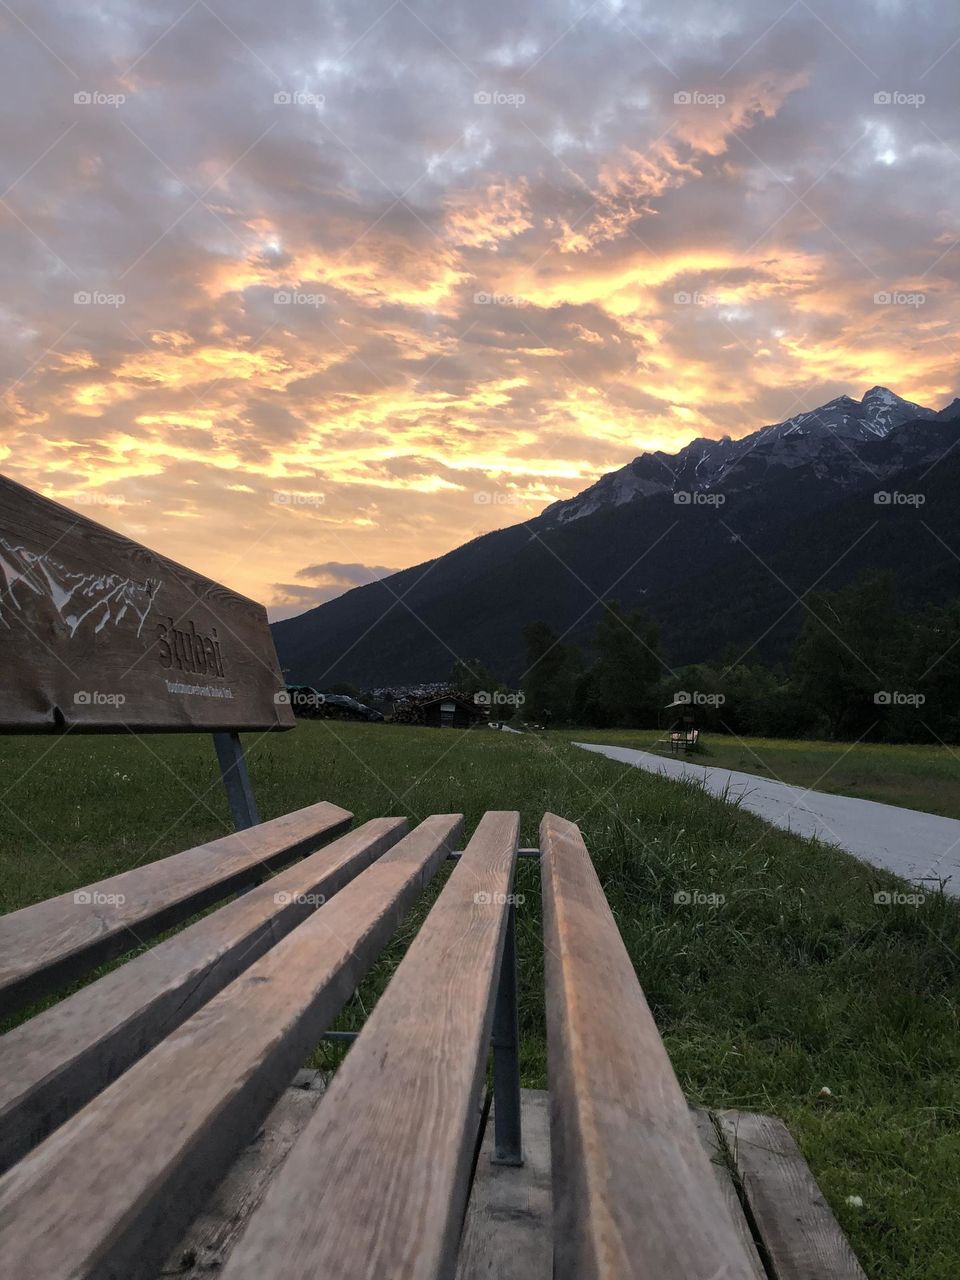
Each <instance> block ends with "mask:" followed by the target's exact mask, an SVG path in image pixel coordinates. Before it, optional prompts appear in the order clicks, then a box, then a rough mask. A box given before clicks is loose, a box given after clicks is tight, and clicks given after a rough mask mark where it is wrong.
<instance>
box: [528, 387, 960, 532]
mask: <svg viewBox="0 0 960 1280" xmlns="http://www.w3.org/2000/svg"><path fill="white" fill-rule="evenodd" d="M954 403H957V402H954ZM945 414H947V411H946V410H942V411H941V412H940V414H938V413H937V411H936V410H934V409H928V408H926V407H925V406H923V405H919V404H915V403H914V402H913V401H912V400H905V399H904V398H903V397H902V396H898V395H897V394H896V393H895V392H893V391H891V390H890V388H889V387H880V386H877V387H871V388H870V390H869V391H868V392H867V393H866V395H864V397H863V399H862V400H854V399H853V398H852V397H851V396H847V395H843V396H837V397H836V398H835V399H833V400H829V401H827V403H826V404H823V405H820V407H819V408H817V409H810V410H805V411H803V412H801V413H797V414H794V415H793V417H791V418H787V419H786V420H785V421H784V422H774V423H772V424H771V425H770V426H766V427H761V428H760V430H759V431H754V432H753V433H752V434H751V435H748V436H744V437H742V438H741V439H739V440H733V439H731V437H730V436H723V437H721V439H719V440H711V439H707V438H704V437H700V438H698V439H696V440H691V442H690V443H689V444H688V445H685V446H684V448H683V449H681V450H680V451H679V452H678V453H676V454H667V453H662V452H659V451H658V452H651V453H643V454H640V456H639V457H637V458H634V460H633V461H632V462H629V463H628V464H627V465H626V466H625V467H621V468H620V470H619V471H611V472H609V473H608V474H607V475H605V476H601V478H600V479H599V480H598V481H596V483H595V484H592V485H591V486H590V487H589V488H588V489H585V490H584V491H583V493H580V494H578V495H577V496H576V497H575V498H569V499H566V500H563V501H560V502H555V503H553V504H552V505H551V506H549V507H547V508H546V510H545V511H544V512H543V515H542V517H541V518H542V519H545V520H547V521H549V522H550V523H557V524H565V523H567V522H569V521H570V520H579V519H581V518H582V517H583V516H588V515H593V514H594V513H595V512H597V511H600V510H602V509H604V508H609V507H618V506H622V505H624V504H625V503H627V502H633V501H635V500H637V499H642V498H647V497H650V496H651V495H653V494H658V493H660V494H662V493H670V492H676V491H679V490H684V489H711V488H716V487H717V486H718V485H725V486H726V485H731V484H736V483H737V481H738V480H739V478H740V476H743V475H744V465H743V464H745V465H746V467H747V468H748V469H749V477H750V481H751V482H753V481H755V480H756V478H757V472H758V468H760V469H765V468H779V469H785V470H793V469H796V468H800V467H805V466H811V467H812V468H813V470H814V473H815V474H816V475H818V476H819V477H820V478H823V479H828V478H830V477H831V472H832V471H833V472H835V473H836V475H837V478H838V479H839V478H840V476H839V473H840V471H841V470H842V467H836V466H835V467H831V463H832V462H834V461H835V460H839V461H840V462H841V463H842V464H843V465H846V464H848V463H849V461H850V460H851V458H852V457H853V456H854V455H853V453H852V452H851V449H852V447H854V446H856V444H858V443H862V442H866V441H870V440H883V439H885V438H886V437H887V436H888V435H889V434H890V432H891V431H893V430H894V429H895V428H897V427H899V426H902V425H903V424H904V423H906V422H914V421H917V420H918V419H923V420H930V419H936V418H938V417H943V416H945ZM948 416H952V415H948ZM838 446H839V449H838ZM844 451H845V452H846V455H847V456H846V457H845V458H844V457H843V456H842V455H843V452H844ZM838 455H839V459H838ZM744 482H745V483H746V482H747V481H746V479H745V480H744Z"/></svg>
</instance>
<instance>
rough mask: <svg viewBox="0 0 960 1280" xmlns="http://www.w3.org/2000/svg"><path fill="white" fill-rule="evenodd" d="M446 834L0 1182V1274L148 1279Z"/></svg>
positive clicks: (324, 910)
mask: <svg viewBox="0 0 960 1280" xmlns="http://www.w3.org/2000/svg"><path fill="white" fill-rule="evenodd" d="M461 829H462V819H461V818H460V817H458V816H455V815H446V816H443V817H436V818H428V819H427V820H426V822H423V823H421V824H420V826H419V827H417V829H416V830H415V831H413V832H411V834H410V835H408V836H407V837H405V839H403V840H401V841H400V843H399V844H398V845H395V846H394V848H393V849H391V850H390V851H389V852H388V853H386V854H384V856H383V857H382V858H379V859H378V860H377V861H376V862H374V863H373V864H372V866H370V867H369V868H368V869H367V870H366V871H365V872H364V873H363V874H362V875H360V876H358V877H357V879H356V880H353V881H352V882H351V883H350V884H348V885H347V886H346V887H345V888H344V889H342V890H341V891H340V893H338V894H337V895H336V897H335V898H333V899H332V901H330V902H328V903H326V904H325V905H324V906H322V907H321V908H320V909H319V910H318V911H315V912H314V914H313V915H312V916H310V918H309V919H308V920H306V921H305V922H304V923H303V924H301V925H300V926H299V928H297V929H295V930H294V931H293V932H292V933H290V934H288V935H287V937H286V938H284V939H283V940H282V941H281V942H279V943H278V944H277V945H276V946H275V947H273V948H272V949H271V950H270V951H268V952H267V953H266V955H264V956H262V957H261V958H260V959H259V960H258V961H257V962H256V964H254V965H252V966H251V967H250V968H249V969H248V970H247V971H246V972H245V973H244V974H242V975H241V976H240V977H239V978H237V979H235V980H234V981H233V982H232V983H231V984H230V985H229V986H228V987H226V988H225V989H224V990H223V991H221V992H220V994H219V995H216V996H214V997H213V999H212V1000H211V1001H209V1002H208V1003H207V1004H206V1005H204V1007H203V1008H202V1009H200V1010H199V1011H198V1012H197V1013H195V1014H194V1015H193V1017H192V1018H190V1019H188V1021H187V1022H185V1023H183V1025H182V1026H180V1027H178V1028H177V1030H176V1031H174V1032H173V1033H172V1035H170V1036H169V1037H168V1038H167V1039H166V1040H164V1041H163V1042H162V1043H161V1044H160V1045H158V1046H157V1048H156V1049H154V1050H153V1052H152V1053H149V1054H147V1056H146V1057H145V1058H141V1060H140V1061H139V1062H138V1063H136V1064H135V1065H134V1066H132V1067H131V1068H130V1070H129V1071H127V1072H126V1073H125V1074H124V1075H122V1076H121V1077H120V1078H119V1080H116V1081H115V1082H114V1083H113V1084H112V1085H111V1086H110V1087H109V1088H108V1089H106V1090H104V1092H103V1093H101V1094H100V1095H99V1097H97V1098H95V1099H94V1100H93V1101H92V1102H91V1103H89V1104H88V1105H87V1106H86V1107H84V1109H83V1110H82V1111H80V1112H78V1114H77V1115H75V1116H74V1117H73V1118H72V1119H70V1120H68V1121H67V1122H66V1123H65V1124H64V1125H62V1126H61V1127H60V1128H59V1129H58V1130H57V1131H56V1132H55V1133H53V1134H51V1136H50V1137H49V1138H48V1139H47V1140H46V1142H44V1143H42V1144H41V1145H40V1146H39V1147H37V1148H35V1149H34V1150H33V1151H31V1152H30V1153H29V1155H27V1156H25V1157H24V1158H23V1160H21V1161H20V1162H19V1164H17V1165H15V1166H14V1167H13V1168H12V1169H11V1170H10V1171H9V1172H8V1173H6V1174H5V1175H4V1176H3V1177H2V1178H0V1257H2V1258H3V1264H4V1267H5V1268H6V1269H7V1270H8V1271H9V1273H10V1274H11V1275H15V1276H16V1277H17V1280H68V1278H69V1280H94V1278H95V1280H118V1278H120V1277H122V1280H146V1278H147V1277H151V1276H152V1275H153V1273H154V1272H155V1270H156V1268H157V1267H158V1266H159V1265H160V1263H161V1262H162V1260H163V1258H164V1257H165V1256H166V1254H167V1253H168V1251H169V1250H170V1248H171V1247H172V1246H173V1245H174V1244H175V1243H176V1241H177V1240H178V1239H179V1237H180V1235H181V1233H182V1231H183V1229H184V1228H185V1226H186V1225H187V1224H188V1222H189V1221H190V1220H191V1218H192V1217H194V1216H195V1214H196V1213H197V1212H198V1210H199V1209H200V1208H201V1206H202V1204H203V1202H204V1199H205V1198H206V1197H207V1196H208V1195H209V1193H210V1191H211V1190H212V1189H213V1187H214V1186H216V1184H217V1183H218V1182H219V1181H220V1180H221V1178H222V1176H223V1174H224V1173H225V1172H226V1170H227V1169H228V1168H229V1166H230V1164H231V1162H232V1161H233V1159H234V1157H235V1156H236V1154H237V1152H238V1151H239V1150H240V1149H241V1148H242V1147H243V1146H244V1145H245V1143H247V1142H248V1141H249V1140H250V1138H251V1137H252V1136H253V1134H254V1133H256V1132H257V1130H258V1128H259V1125H260V1124H261V1122H262V1120H263V1118H264V1117H265V1116H266V1114H267V1113H268V1111H269V1109H270V1107H271V1106H272V1105H273V1104H274V1102H275V1101H276V1099H277V1098H278V1097H279V1096H280V1094H281V1093H282V1091H283V1089H284V1088H285V1087H286V1085H287V1084H289V1082H290V1080H291V1079H292V1078H293V1076H294V1074H295V1072H296V1069H297V1067H298V1066H299V1065H300V1063H302V1062H303V1060H304V1058H305V1057H306V1055H307V1054H308V1053H309V1052H310V1050H311V1048H312V1047H313V1046H314V1045H315V1043H316V1040H317V1037H318V1036H319V1035H320V1034H321V1033H322V1031H323V1030H324V1029H325V1027H327V1026H329V1024H330V1022H331V1020H332V1019H333V1018H334V1017H335V1016H336V1014H337V1012H338V1011H339V1010H340V1008H342V1006H343V1004H344V1002H345V1001H346V1000H348V999H349V997H350V995H351V993H352V992H353V991H354V989H355V987H356V985H357V983H358V982H359V980H360V979H361V977H362V976H363V974H364V973H365V972H366V970H367V969H368V968H369V966H370V964H371V963H372V962H373V960H374V959H375V958H376V956H377V955H378V954H379V952H380V951H381V949H382V947H383V945H384V944H385V942H386V941H387V940H388V939H389V937H390V935H391V933H392V932H393V930H394V928H395V927H396V925H397V923H398V921H399V919H400V918H401V917H402V915H403V912H404V911H405V909H406V908H408V907H409V906H410V905H411V904H412V903H413V902H414V901H415V900H416V898H417V897H418V896H419V894H420V891H421V889H422V887H423V884H424V883H425V881H426V880H427V879H428V878H429V877H430V875H431V874H432V873H433V872H434V871H435V870H436V869H437V868H438V867H439V865H440V864H441V862H442V861H443V859H444V858H445V856H446V854H447V852H448V851H449V850H451V849H453V848H456V847H457V845H456V842H457V840H458V839H459V836H460V832H461ZM290 1158H291V1159H292V1156H291V1157H290ZM324 1158H325V1159H326V1160H329V1159H330V1153H329V1152H327V1153H325V1156H324ZM288 1163H289V1160H288ZM277 1274H281V1273H277Z"/></svg>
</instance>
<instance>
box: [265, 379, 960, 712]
mask: <svg viewBox="0 0 960 1280" xmlns="http://www.w3.org/2000/svg"><path fill="white" fill-rule="evenodd" d="M873 390H875V391H884V392H887V395H888V396H890V397H893V393H892V392H889V391H888V390H887V389H886V388H875V389H873ZM869 396H870V393H868V395H867V396H865V397H864V398H863V400H862V401H859V402H857V401H852V400H849V398H844V397H837V399H836V400H835V401H831V402H829V404H828V405H827V406H821V408H820V410H819V411H812V412H813V413H818V412H819V413H820V414H821V417H820V419H819V421H816V422H813V421H807V422H804V421H801V420H802V419H803V418H804V417H805V416H807V417H809V415H802V414H801V415H796V416H795V418H794V419H788V420H787V421H786V422H784V423H775V424H772V426H773V428H774V430H772V431H771V430H770V429H769V428H761V430H760V432H754V433H752V435H751V436H750V437H743V438H742V440H741V441H730V440H729V438H727V443H728V444H729V445H734V446H735V445H739V444H741V443H743V441H745V440H746V441H750V442H751V447H749V448H747V449H745V450H744V451H742V452H741V453H740V454H739V455H738V457H737V459H736V466H735V467H734V466H730V465H726V464H728V463H730V461H731V458H730V455H729V453H727V455H726V457H725V458H720V459H718V456H717V450H716V448H711V449H706V448H704V447H702V446H703V445H704V442H702V441H691V442H690V444H688V445H687V446H685V447H684V450H680V451H679V453H678V454H677V455H673V457H674V459H675V460H677V459H679V460H680V461H679V462H678V463H677V465H676V466H675V467H674V468H673V469H672V470H671V473H670V475H669V476H666V477H664V478H663V479H662V480H659V481H658V482H657V483H656V484H653V483H652V480H651V477H652V476H653V474H654V473H653V472H652V471H651V472H649V474H647V473H648V469H649V468H650V467H651V466H652V467H656V468H657V469H658V470H659V469H660V463H659V461H658V460H654V461H653V462H652V463H651V461H650V459H651V455H649V454H642V455H640V457H639V458H637V459H634V461H633V462H632V463H628V464H627V466H626V467H625V468H621V469H620V471H619V472H611V473H609V476H617V475H622V474H623V473H629V476H630V477H631V478H630V480H629V482H628V483H630V484H632V485H633V487H634V490H635V492H634V496H633V497H629V498H626V499H623V500H620V501H617V500H616V499H617V498H618V497H619V496H620V494H619V492H618V491H617V490H616V489H614V490H613V492H608V493H606V494H604V495H603V496H604V500H603V501H601V502H599V503H597V504H596V505H595V507H594V509H593V510H590V511H583V512H582V513H578V514H576V515H575V516H573V517H568V518H564V519H558V518H557V512H558V509H559V510H562V509H563V506H564V504H553V505H552V507H549V508H547V509H546V510H545V511H544V512H543V513H542V514H541V515H540V516H538V517H535V518H534V519H532V520H529V521H527V522H525V523H523V524H519V525H512V526H508V527H507V528H505V529H499V530H494V531H492V532H491V533H487V534H484V535H481V536H480V537H478V538H474V539H472V540H471V541H470V542H467V543H465V544H464V545H463V546H461V547H457V548H455V549H454V550H452V551H450V552H447V553H446V554H445V555H442V556H438V557H436V558H435V559H433V560H429V561H426V562H424V563H423V564H421V565H417V566H414V567H412V568H410V569H405V570H402V571H400V572H399V573H397V574H394V575H391V576H390V577H388V578H384V579H382V580H380V581H377V582H373V583H369V584H366V585H364V586H361V587H357V588H354V589H353V590H352V591H350V592H347V593H346V594H345V595H343V596H340V597H338V598H336V599H335V600H332V601H329V602H327V603H326V604H323V605H320V606H318V607H317V608H315V609H313V610H310V611H309V612H307V613H304V614H300V615H298V616H297V617H295V618H291V619H287V620H285V621H283V622H279V623H275V624H274V628H273V630H274V637H275V640H276V644H277V650H278V654H279V656H280V661H281V666H283V667H285V668H287V669H288V671H289V678H290V679H291V680H295V681H297V682H302V683H309V684H315V685H320V686H322V685H323V684H324V683H326V682H331V681H333V680H349V681H351V682H352V683H355V684H359V685H361V686H364V687H371V686H373V685H389V684H402V683H413V682H417V681H420V680H425V679H433V678H437V677H442V676H444V675H446V673H447V672H448V671H449V670H450V668H451V667H452V665H453V661H454V658H455V657H458V656H459V657H464V658H479V659H480V660H481V661H482V662H484V663H485V665H487V666H489V667H490V668H491V669H493V670H494V671H495V672H496V673H497V674H498V675H500V676H501V677H502V678H504V679H508V680H516V679H518V678H519V677H520V676H521V675H522V673H523V666H524V646H523V641H522V635H521V633H522V629H523V627H524V625H525V624H526V623H528V622H530V621H533V620H541V619H542V620H543V621H546V622H548V623H549V624H550V625H551V626H553V627H554V628H555V629H556V630H557V631H558V633H560V632H564V633H567V635H568V638H569V639H571V640H573V641H575V642H578V643H580V644H583V645H588V644H589V643H590V636H591V631H592V628H593V626H594V625H595V623H596V619H597V617H598V616H599V609H600V607H601V606H600V602H601V601H602V600H603V599H604V598H606V597H609V596H613V597H616V598H619V599H620V600H621V603H623V605H624V606H625V607H627V608H633V607H638V606H639V607H641V608H643V609H645V610H646V611H647V612H649V613H650V615H651V616H652V617H653V618H654V619H655V620H656V621H657V622H658V623H659V625H660V628H661V632H662V635H663V642H664V651H665V653H666V655H667V658H668V660H669V661H670V662H690V661H699V660H706V659H707V658H710V657H717V656H718V655H719V652H720V650H721V649H723V648H725V647H726V646H728V645H729V644H733V645H735V646H739V647H742V648H744V649H746V648H748V647H749V649H750V651H751V652H753V653H754V654H755V656H758V657H761V658H763V659H764V660H768V661H776V660H778V659H779V658H780V657H782V656H783V654H784V653H785V652H786V649H787V647H788V646H789V644H790V643H791V642H792V636H793V634H795V632H796V629H797V627H798V626H799V622H800V617H801V616H802V608H801V607H800V606H798V604H797V600H798V598H802V595H803V592H804V591H806V590H809V589H810V588H811V587H812V586H813V585H814V584H816V583H817V581H818V579H820V581H819V585H820V586H821V587H826V586H832V585H842V584H843V583H844V582H845V581H848V580H852V575H854V574H856V573H859V572H863V571H866V570H869V569H875V568H884V567H891V566H892V568H893V571H894V573H895V576H896V578H897V584H898V587H899V588H900V589H901V590H902V592H903V593H904V596H905V598H907V599H909V600H911V602H915V603H916V604H918V605H921V604H923V603H927V602H928V601H929V600H931V599H941V598H945V597H948V596H950V595H960V562H958V561H957V559H956V557H954V556H953V555H952V553H951V552H950V550H949V548H950V547H951V546H952V547H958V548H960V511H958V510H957V504H955V502H954V498H953V494H954V493H955V492H956V489H957V487H958V486H960V456H958V455H960V450H953V446H954V445H955V444H956V442H957V439H958V437H960V401H957V400H955V401H953V402H952V403H951V405H948V406H947V407H946V409H945V410H941V411H940V412H939V413H938V412H937V411H935V410H933V409H929V408H925V407H924V406H913V405H912V402H910V401H905V400H902V399H901V398H900V397H895V401H896V403H895V404H892V403H891V402H890V401H888V400H887V399H886V397H879V396H874V397H873V400H872V401H871V403H870V404H868V405H867V412H866V414H863V413H861V414H859V415H858V414H857V412H856V411H855V410H852V409H851V408H850V406H851V405H853V406H860V408H861V409H862V407H863V405H864V401H867V400H868V397H869ZM874 406H876V408H877V409H879V410H882V409H892V410H895V412H891V413H886V414H883V415H882V421H881V423H880V426H881V429H880V430H876V429H875V428H876V426H877V422H876V418H877V416H880V415H878V414H877V413H876V412H875V410H874ZM900 406H904V408H902V409H901V408H900ZM915 407H916V408H919V410H920V412H921V415H922V416H920V417H905V416H904V415H905V414H906V413H908V412H910V411H912V410H913V409H914V408H915ZM828 409H829V410H830V412H829V413H827V414H826V415H825V416H824V415H823V411H825V410H828ZM947 412H949V414H950V416H949V417H945V416H944V414H945V413H947ZM865 416H866V417H869V418H870V419H871V420H870V421H868V422H864V421H863V418H864V417H865ZM841 420H845V421H846V427H845V430H846V434H840V435H838V434H837V426H838V423H840V422H841ZM797 427H799V428H800V429H799V430H797ZM764 432H766V435H763V433H764ZM706 444H707V445H710V446H720V447H721V448H722V447H723V445H724V441H723V440H721V441H708V442H706ZM694 446H697V447H696V448H695V447H694ZM951 450H953V452H951ZM683 454H686V456H685V457H683V458H682V459H681V455H683ZM705 454H706V455H708V456H707V461H706V462H705V461H704V455H705ZM664 456H666V455H664ZM718 462H719V465H718ZM638 464H639V468H638ZM638 470H639V472H640V474H639V475H638V474H637V472H638ZM609 476H608V477H603V478H602V480H601V481H598V482H597V485H594V486H590V487H589V488H588V489H586V490H584V491H583V493H582V494H580V495H577V496H576V497H574V498H571V499H567V500H566V504H567V506H568V509H569V508H570V504H576V503H578V501H580V500H582V499H583V498H584V497H585V496H586V495H588V494H591V492H592V491H594V490H596V488H597V486H598V485H601V484H602V483H603V480H608V479H609ZM644 480H651V482H650V483H649V484H646V485H644V484H641V483H639V482H640V481H644ZM909 486H913V487H912V488H910V487H909ZM921 489H922V490H923V491H924V492H920V490H921ZM884 493H886V495H887V498H886V499H884V497H883V496H882V495H883V494H884ZM917 493H919V499H916V495H917ZM694 494H696V495H699V497H700V498H702V501H701V500H695V499H694V498H693V497H692V496H691V495H694ZM891 495H892V496H891ZM910 495H914V499H911V498H910ZM901 497H904V499H905V500H904V501H901ZM595 498H596V495H595V494H594V499H595ZM925 526H926V529H925ZM932 526H935V528H936V530H937V534H936V535H935V534H933V533H931V532H929V530H930V528H931V527H932ZM937 535H939V538H940V541H939V542H938V540H937ZM834 562H836V563H834ZM781 615H783V616H782V618H781Z"/></svg>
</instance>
